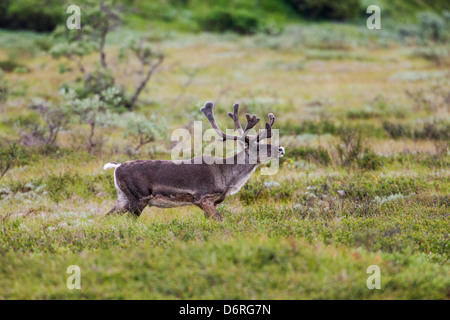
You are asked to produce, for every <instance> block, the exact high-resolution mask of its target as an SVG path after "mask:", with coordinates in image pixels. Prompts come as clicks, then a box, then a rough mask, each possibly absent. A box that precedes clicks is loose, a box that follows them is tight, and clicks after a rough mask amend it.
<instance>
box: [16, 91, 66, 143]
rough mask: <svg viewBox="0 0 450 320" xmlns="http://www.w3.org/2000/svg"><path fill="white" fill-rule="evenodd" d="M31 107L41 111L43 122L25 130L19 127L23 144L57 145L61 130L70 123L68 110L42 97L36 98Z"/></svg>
mask: <svg viewBox="0 0 450 320" xmlns="http://www.w3.org/2000/svg"><path fill="white" fill-rule="evenodd" d="M30 109H32V110H35V111H37V112H38V113H39V115H40V116H41V119H42V120H43V124H39V123H36V124H33V125H32V126H29V127H28V128H26V129H25V130H23V129H21V128H17V130H18V131H19V133H20V134H21V144H22V145H24V146H36V145H44V146H47V147H48V146H50V147H55V146H56V139H57V137H58V134H59V132H60V131H61V130H64V129H65V128H66V127H67V125H68V123H69V117H68V115H67V112H66V111H65V110H64V109H62V108H59V107H56V106H55V105H53V104H52V103H50V102H49V101H45V100H41V99H38V100H35V101H34V102H33V103H32V104H31V106H30Z"/></svg>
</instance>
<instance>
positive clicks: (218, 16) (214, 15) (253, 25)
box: [198, 8, 261, 34]
mask: <svg viewBox="0 0 450 320" xmlns="http://www.w3.org/2000/svg"><path fill="white" fill-rule="evenodd" d="M198 22H199V24H200V27H201V28H202V29H203V30H206V31H212V32H225V31H232V32H236V33H239V34H253V33H255V32H256V31H257V30H258V28H259V27H260V25H261V21H260V18H259V16H258V15H257V14H256V13H254V12H251V11H249V10H246V9H229V8H216V9H213V10H211V11H209V12H208V13H206V14H204V15H202V16H200V17H199V18H198Z"/></svg>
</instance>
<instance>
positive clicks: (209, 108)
mask: <svg viewBox="0 0 450 320" xmlns="http://www.w3.org/2000/svg"><path fill="white" fill-rule="evenodd" d="M213 108H214V104H213V103H212V102H210V101H208V102H207V103H206V104H205V106H204V107H203V108H201V109H200V111H201V112H203V114H204V115H205V116H206V118H207V119H208V121H209V123H211V126H212V127H213V128H214V130H216V132H217V134H219V135H220V136H221V137H222V139H223V140H224V141H225V140H241V141H244V140H245V138H246V137H248V138H249V139H251V140H253V139H257V141H261V140H263V139H266V138H270V137H271V136H272V125H273V123H274V121H275V116H274V115H273V114H272V113H269V122H266V129H264V130H260V132H259V134H258V135H252V136H249V135H248V132H249V131H250V129H252V128H253V127H254V126H255V125H256V124H257V123H258V122H259V120H260V118H258V117H257V116H256V115H253V116H250V114H248V113H247V114H245V117H246V118H247V125H246V126H245V129H242V126H241V122H240V121H239V104H238V103H235V104H234V106H233V113H231V112H228V116H229V117H230V118H231V119H232V120H233V121H234V125H235V126H236V129H237V131H238V133H239V135H238V136H235V135H229V134H226V133H225V132H223V131H222V130H220V128H219V126H218V125H217V122H216V120H215V118H214V112H213Z"/></svg>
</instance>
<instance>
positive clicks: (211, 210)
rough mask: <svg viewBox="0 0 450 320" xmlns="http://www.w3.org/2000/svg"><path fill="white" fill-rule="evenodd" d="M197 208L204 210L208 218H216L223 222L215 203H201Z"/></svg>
mask: <svg viewBox="0 0 450 320" xmlns="http://www.w3.org/2000/svg"><path fill="white" fill-rule="evenodd" d="M197 206H198V207H199V208H200V209H202V210H203V212H204V214H205V217H206V218H208V219H210V218H214V219H215V220H217V221H222V216H221V215H220V213H219V212H217V210H216V205H215V204H214V201H207V200H206V201H201V202H199V203H198V204H197Z"/></svg>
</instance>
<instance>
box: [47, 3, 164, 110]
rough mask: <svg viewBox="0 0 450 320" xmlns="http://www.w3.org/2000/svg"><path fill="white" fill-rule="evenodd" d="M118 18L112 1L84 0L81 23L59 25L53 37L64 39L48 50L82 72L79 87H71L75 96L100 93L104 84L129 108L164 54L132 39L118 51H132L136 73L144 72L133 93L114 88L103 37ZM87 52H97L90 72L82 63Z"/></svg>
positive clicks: (104, 37)
mask: <svg viewBox="0 0 450 320" xmlns="http://www.w3.org/2000/svg"><path fill="white" fill-rule="evenodd" d="M121 21H122V13H121V12H120V11H119V10H118V9H117V8H115V7H114V6H113V2H112V1H105V0H101V1H99V2H98V1H94V0H86V3H85V4H84V5H83V25H82V28H81V29H80V30H67V28H66V27H65V26H60V27H58V28H57V30H56V31H55V32H54V36H55V37H62V38H63V39H64V40H65V41H64V42H62V43H59V44H57V45H56V46H54V47H53V48H52V49H51V51H50V52H51V54H52V55H53V57H55V58H59V57H66V58H67V59H68V60H69V61H75V62H76V64H77V66H78V69H79V71H80V72H81V74H82V75H83V83H82V86H81V87H78V88H75V87H74V86H72V88H73V89H75V91H76V93H77V95H78V98H80V99H83V98H86V97H89V96H90V95H95V94H100V93H101V92H102V91H104V90H106V89H107V88H108V87H116V89H118V90H119V93H120V95H121V96H122V99H121V102H120V106H116V107H118V108H119V109H120V107H121V106H123V107H124V108H126V109H128V110H132V109H133V108H134V106H135V104H136V102H137V100H138V98H139V95H140V94H141V92H142V91H143V89H144V88H145V86H146V85H147V83H148V81H149V80H150V78H151V76H152V75H153V74H154V72H155V71H156V69H157V68H158V67H159V66H160V65H161V63H162V62H163V60H164V56H163V55H162V54H160V53H156V52H154V51H153V50H152V49H151V48H150V46H149V45H148V43H146V42H145V41H143V40H141V41H139V42H136V41H132V42H130V44H129V45H128V46H127V48H125V51H124V50H122V52H121V54H124V53H125V52H126V51H129V50H130V51H131V52H132V53H134V55H135V57H136V58H137V59H138V60H139V61H140V64H141V66H140V69H139V70H137V71H136V72H137V74H139V75H141V74H144V75H145V76H144V77H143V78H142V79H140V81H139V84H138V85H137V86H136V87H135V89H134V91H133V93H132V94H131V95H128V94H126V93H125V89H124V88H118V86H117V84H116V83H117V81H116V76H117V75H115V74H114V72H113V70H112V68H110V66H109V64H108V61H107V59H106V58H107V56H106V51H105V45H106V38H107V35H108V33H109V32H111V31H112V30H114V29H116V28H117V27H118V26H119V25H120V23H121ZM91 53H97V54H98V56H99V64H98V65H97V66H96V67H95V68H94V69H93V70H91V71H89V70H88V68H87V66H86V65H85V64H84V62H83V58H84V57H85V56H87V55H89V54H91Z"/></svg>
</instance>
